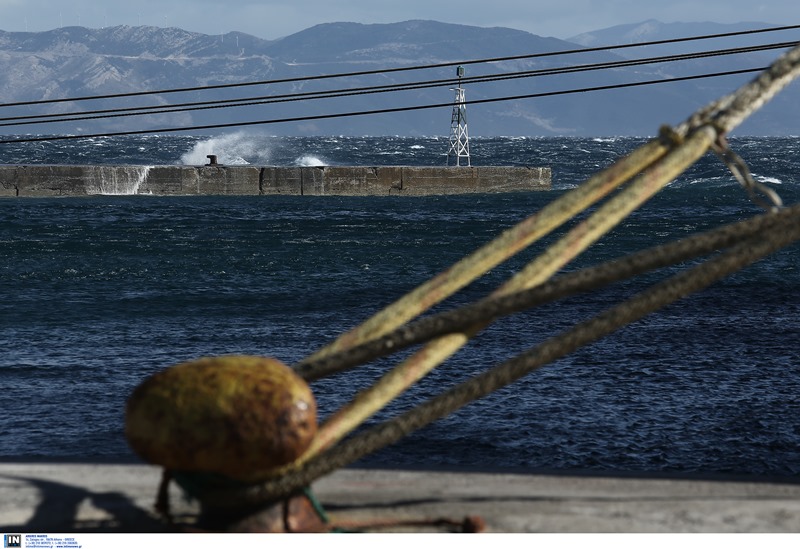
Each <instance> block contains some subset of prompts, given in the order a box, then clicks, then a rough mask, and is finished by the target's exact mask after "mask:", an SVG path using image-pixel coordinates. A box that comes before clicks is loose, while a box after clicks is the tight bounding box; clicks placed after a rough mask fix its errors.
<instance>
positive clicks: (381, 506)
mask: <svg viewBox="0 0 800 549" xmlns="http://www.w3.org/2000/svg"><path fill="white" fill-rule="evenodd" d="M160 477H161V471H160V469H159V468H157V467H153V466H149V465H128V464H120V465H108V464H102V465H98V464H52V463H3V464H0V493H1V494H2V498H0V530H2V531H3V532H17V533H37V532H41V533H48V532H50V533H52V532H70V533H76V532H162V531H165V530H164V528H165V525H164V523H163V522H161V521H159V520H158V519H157V516H156V514H155V513H154V511H153V504H154V501H155V494H156V490H157V487H158V484H159V480H160ZM312 489H313V492H314V494H315V496H316V497H317V499H318V500H319V502H320V503H321V504H322V506H323V507H324V508H325V510H326V512H327V514H328V515H329V517H330V520H331V522H333V523H341V524H352V523H360V522H369V521H386V522H391V521H424V520H429V519H450V520H452V521H455V522H456V523H457V522H458V521H460V520H463V519H464V518H465V517H467V516H478V517H480V518H481V519H483V521H485V524H486V531H487V532H494V533H512V532H548V533H575V532H581V533H583V532H585V533H597V532H612V533H613V532H617V533H619V532H645V533H660V532H761V533H763V532H783V533H786V532H790V533H797V532H800V483H791V482H777V481H772V482H766V481H765V482H756V481H717V480H686V479H664V478H628V477H602V476H562V475H541V474H531V475H529V474H510V473H476V472H440V471H405V470H383V469H345V470H340V471H337V472H335V473H334V474H332V475H330V476H328V477H324V478H322V479H320V480H319V481H318V482H317V483H315V484H314V485H313V486H312ZM170 492H171V502H172V506H173V513H174V514H175V516H176V517H184V519H185V520H191V517H192V516H195V515H196V513H197V511H198V510H197V508H196V507H195V506H194V504H192V503H191V502H187V501H186V500H185V499H184V498H183V497H182V496H181V494H180V493H179V492H178V490H177V488H175V487H174V485H173V486H172V488H171V490H170ZM187 517H188V519H187ZM368 531H379V532H386V531H389V532H392V531H399V532H402V531H421V532H429V531H448V529H447V528H445V529H444V530H442V528H441V526H439V527H434V526H431V527H427V526H425V525H415V526H414V525H412V526H409V525H401V524H399V523H398V524H396V525H394V526H392V525H388V526H386V527H383V528H378V529H372V530H369V529H368Z"/></svg>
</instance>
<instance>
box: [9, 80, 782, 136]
mask: <svg viewBox="0 0 800 549" xmlns="http://www.w3.org/2000/svg"><path fill="white" fill-rule="evenodd" d="M766 68H767V67H758V68H752V69H740V70H734V71H724V72H718V73H708V74H700V75H694V76H679V77H674V78H661V79H658V80H647V81H641V82H628V83H624V84H610V85H606V86H591V87H586V88H580V89H571V90H561V91H551V92H541V93H531V94H524V95H513V96H505V97H494V98H490V99H478V100H473V101H467V102H466V104H467V105H480V104H486V103H497V102H500V101H516V100H522V99H534V98H539V97H552V96H557V95H567V94H573V93H586V92H595V91H603V90H614V89H621V88H632V87H638V86H648V85H653V84H664V83H670V82H682V81H687V80H697V79H701V78H716V77H720V76H731V75H738V74H745V73H753V72H760V71H763V70H765V69H766ZM451 106H452V103H449V102H448V103H437V104H431V105H415V106H408V107H390V108H385V109H373V110H365V111H351V112H343V113H333V114H320V115H309V116H295V117H287V118H273V119H268V120H257V121H248V122H229V123H221V124H204V125H197V126H191V127H180V128H158V129H147V130H134V131H122V132H103V133H95V134H84V135H55V136H47V137H25V138H18V139H6V140H0V144H8V143H30V142H41V141H60V140H66V139H92V138H98V137H120V136H127V135H146V134H158V133H174V132H180V131H195V130H212V129H224V128H236V127H246V126H259V125H267V124H280V123H287V122H306V121H311V120H325V119H334V118H346V117H352V116H365V115H375V114H389V113H399V112H409V111H417V110H425V109H438V108H442V107H451Z"/></svg>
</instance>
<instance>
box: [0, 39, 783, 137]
mask: <svg viewBox="0 0 800 549" xmlns="http://www.w3.org/2000/svg"><path fill="white" fill-rule="evenodd" d="M794 44H795V42H779V43H773V44H762V45H756V46H746V47H739V48H727V49H721V50H711V51H700V52H691V53H684V54H675V55H665V56H658V57H647V58H642V59H625V60H618V61H608V62H602V63H590V64H583V65H570V66H566V67H555V68H547V69H535V70H527V71H515V72H510V73H502V74H496V73H495V74H489V75H479V76H472V77H464V78H462V79H461V83H463V84H469V83H486V82H497V81H503V80H513V79H519V78H531V77H540V76H552V75H558V74H566V73H577V72H584V71H595V70H607V69H614V68H622V67H631V66H640V65H646V64H656V63H672V62H677V61H686V60H691V59H700V58H707V57H716V56H724V55H736V54H741V53H752V52H758V51H767V50H774V49H781V48H788V47H791V46H793V45H794ZM455 83H456V80H453V79H449V78H448V79H439V80H427V81H417V82H408V83H400V84H386V85H380V86H366V87H357V88H340V89H334V90H323V91H309V92H298V93H290V94H281V95H270V96H260V97H249V98H237V99H223V100H215V101H197V102H190V103H179V104H173V105H150V106H138V107H125V108H117V109H102V110H94V111H86V112H81V113H75V114H64V113H56V114H40V115H26V116H15V117H6V118H0V127H7V126H22V125H30V124H42V123H58V122H79V121H86V120H97V119H105V118H118V117H130V116H145V115H153V114H169V113H177V112H186V111H198V110H208V109H220V108H231V107H245V106H256V105H265V104H271V103H283V102H289V101H307V100H315V99H329V98H339V97H347V96H354V95H364V94H374V93H388V92H400V91H409V90H419V89H425V88H433V87H439V86H442V85H453V84H455Z"/></svg>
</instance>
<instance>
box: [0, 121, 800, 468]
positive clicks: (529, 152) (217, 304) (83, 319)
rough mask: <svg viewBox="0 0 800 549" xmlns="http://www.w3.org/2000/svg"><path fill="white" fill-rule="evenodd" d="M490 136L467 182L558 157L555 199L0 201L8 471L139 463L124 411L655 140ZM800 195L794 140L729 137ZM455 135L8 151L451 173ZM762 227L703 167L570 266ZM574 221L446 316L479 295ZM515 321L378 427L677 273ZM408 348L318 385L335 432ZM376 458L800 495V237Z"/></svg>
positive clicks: (270, 350) (342, 306)
mask: <svg viewBox="0 0 800 549" xmlns="http://www.w3.org/2000/svg"><path fill="white" fill-rule="evenodd" d="M646 139H647V138H646V137H641V138H634V137H598V138H573V137H546V138H522V137H492V138H488V137H486V138H480V137H474V138H472V139H471V141H470V146H471V161H472V164H473V165H475V166H480V165H486V166H496V165H499V166H503V165H509V166H548V167H550V168H551V169H552V178H553V184H552V189H551V190H548V191H541V192H517V193H503V194H477V195H475V194H470V195H460V196H429V197H397V196H391V197H388V196H387V197H339V196H316V197H314V196H260V197H258V196H255V197H254V196H247V197H235V196H192V197H188V196H187V197H173V196H171V197H160V196H146V195H130V194H125V191H124V190H122V191H120V194H116V195H96V196H84V197H61V198H4V199H0V349H1V351H0V387H1V388H2V389H1V390H0V460H3V461H16V460H27V461H54V462H60V461H79V462H136V461H137V460H138V458H137V457H136V456H135V455H134V454H133V452H132V451H131V449H130V448H129V446H128V445H127V443H126V440H125V437H124V432H123V426H124V410H125V403H126V399H127V398H128V396H129V395H130V393H131V391H132V390H133V388H134V387H136V386H137V385H138V384H139V383H141V382H142V381H143V380H144V379H145V378H146V377H147V376H149V375H151V374H153V373H154V372H157V371H159V370H161V369H163V368H165V367H167V366H170V365H173V364H177V363H180V362H184V361H188V360H192V359H195V358H198V357H203V356H211V355H225V354H258V355H266V356H272V357H276V358H278V359H280V360H282V361H284V362H285V363H287V364H292V363H294V362H296V361H298V360H300V359H302V358H303V357H305V356H307V355H309V354H310V353H312V352H314V351H315V350H316V349H318V348H320V347H321V346H323V345H324V344H326V343H328V342H330V341H331V340H332V339H333V338H335V337H336V336H337V335H338V334H340V333H342V332H344V331H346V330H348V329H350V328H352V327H353V326H355V325H357V324H358V323H360V322H361V321H363V320H365V319H366V318H368V317H369V316H371V315H372V314H373V313H375V312H377V311H378V310H380V309H381V308H382V307H384V306H386V305H387V304H389V303H391V302H392V301H394V300H395V299H397V298H399V297H400V296H402V295H403V294H405V293H406V292H408V291H410V290H411V289H413V288H415V287H416V286H418V285H419V284H421V283H422V282H424V281H425V280H427V279H429V278H430V277H432V276H435V275H436V274H438V273H440V272H441V271H443V270H444V269H447V268H448V266H450V265H452V264H453V263H454V262H456V261H458V260H459V259H461V258H462V257H464V256H466V255H467V254H469V253H471V252H472V251H474V250H475V249H477V248H479V247H480V246H482V245H483V244H485V243H486V242H488V241H490V240H491V239H492V238H494V237H495V236H497V235H498V234H500V233H501V232H502V231H504V230H505V229H507V228H509V227H511V226H513V225H514V224H516V223H517V222H519V221H521V220H522V219H524V218H526V217H528V216H530V215H531V214H533V213H535V212H537V211H538V210H540V209H541V208H542V207H544V206H545V205H546V204H548V203H549V202H551V201H553V200H555V199H557V198H558V197H559V196H561V195H563V194H564V193H566V192H568V191H570V190H571V189H574V188H576V187H577V186H579V185H580V184H581V183H582V182H583V181H585V180H586V179H587V178H588V177H589V176H590V175H591V174H593V173H595V172H596V171H598V170H600V169H602V168H604V167H606V166H608V165H609V164H611V163H612V162H613V161H614V160H616V159H618V158H620V157H621V156H623V155H625V154H627V153H628V152H630V151H632V150H633V149H635V148H636V147H637V146H639V145H641V144H642V143H643V142H645V140H646ZM730 142H731V146H732V148H733V150H734V151H736V152H737V153H738V154H739V155H740V156H741V157H742V158H743V159H744V160H745V161H746V162H747V164H748V165H749V167H750V169H751V171H752V173H753V175H754V177H755V179H756V180H757V181H759V182H761V183H763V184H765V185H768V186H769V187H771V188H772V189H774V190H775V191H776V192H777V193H778V194H779V195H780V196H781V197H782V199H783V201H784V203H786V204H793V203H796V202H797V201H798V200H800V139H798V138H797V137H769V138H764V137H746V136H741V137H731V139H730ZM447 149H448V141H447V139H446V138H443V137H438V138H437V137H344V136H329V137H284V136H270V135H262V134H253V133H231V134H224V135H216V136H190V135H173V134H164V135H150V136H127V137H108V138H81V139H71V140H51V141H43V142H33V143H12V144H2V145H0V162H2V163H4V164H26V165H29V164H94V163H97V164H124V165H131V166H150V165H161V164H204V163H206V162H207V159H206V155H208V154H216V155H217V156H218V161H219V162H221V163H225V164H255V165H279V166H281V165H284V166H295V165H302V166H319V165H368V166H381V165H421V166H442V165H445V164H446V153H447ZM761 212H762V209H761V207H760V206H759V205H757V204H756V203H754V202H753V201H752V200H751V198H750V197H749V196H748V194H747V193H746V192H745V190H743V189H742V187H741V186H740V185H739V183H737V182H736V180H735V179H734V178H733V176H732V175H731V173H730V172H729V171H728V170H727V168H726V167H725V165H724V164H723V163H722V162H720V161H719V160H718V159H717V158H716V157H715V156H713V155H711V154H709V155H707V156H705V157H703V158H702V159H701V160H700V161H699V162H698V163H697V164H696V165H695V166H693V167H692V168H690V169H689V170H688V171H687V172H685V173H684V174H683V175H682V176H680V177H679V178H678V179H676V180H675V181H673V182H672V183H670V184H669V186H667V187H666V188H665V189H664V190H663V191H661V192H660V193H659V194H658V195H656V196H655V197H654V198H653V199H651V200H650V201H649V202H648V203H647V204H646V205H645V206H643V207H642V208H641V209H639V210H638V211H636V212H634V213H633V214H632V215H631V216H630V217H629V218H628V219H626V220H625V221H624V222H623V223H622V224H620V225H619V226H618V227H617V228H616V229H614V230H613V231H612V232H611V233H610V234H608V235H607V236H605V237H604V238H603V239H601V240H600V241H599V242H598V243H597V244H596V245H594V246H593V247H592V248H591V249H589V250H588V251H587V252H585V253H584V254H582V255H581V256H580V257H579V258H577V259H576V260H575V261H574V262H573V263H571V264H570V265H568V266H567V267H565V269H564V270H565V271H569V270H574V269H577V268H581V267H586V266H589V265H593V264H597V263H599V262H603V261H606V260H609V259H612V258H615V257H620V256H624V255H626V254H629V253H631V252H634V251H637V250H641V249H645V248H647V247H650V246H653V245H656V244H660V243H664V242H668V241H671V240H674V239H677V238H682V237H685V236H688V235H691V234H695V233H698V232H702V231H705V230H708V229H710V228H713V227H718V226H720V225H724V224H727V223H732V222H735V221H739V220H742V219H746V218H748V217H750V216H753V215H757V214H759V213H761ZM568 228H569V224H568V225H567V226H566V227H564V228H561V229H558V230H557V231H555V232H554V234H553V235H550V236H548V237H547V238H545V239H543V240H542V241H541V242H539V243H536V244H534V245H533V246H531V248H529V249H528V250H525V251H524V252H522V253H520V254H519V255H518V256H516V257H514V258H512V259H511V260H509V261H507V262H506V263H503V264H501V265H499V266H497V267H495V268H493V269H492V270H491V271H490V272H488V273H486V274H485V276H483V277H482V278H480V279H479V280H477V281H475V282H474V283H472V284H470V285H469V286H468V287H466V288H465V289H463V290H462V291H461V292H459V293H458V294H456V295H455V296H453V297H451V298H450V299H448V300H446V301H445V302H443V303H442V304H440V305H438V306H437V307H436V308H435V310H436V311H440V310H446V309H448V308H452V307H456V306H460V305H463V304H466V303H469V302H472V301H475V300H477V299H480V298H481V297H483V296H485V295H487V294H488V293H490V292H491V291H492V290H493V289H494V288H496V287H497V286H499V285H500V284H502V283H503V282H504V281H505V280H507V279H508V278H509V277H511V276H512V275H513V274H514V273H515V272H517V271H518V270H519V269H520V268H521V267H522V266H523V265H524V264H525V263H527V262H528V261H530V260H531V259H532V258H533V257H535V256H536V255H537V254H539V253H541V252H542V251H543V250H544V249H545V248H546V246H547V245H548V244H549V243H552V242H553V241H554V240H555V239H556V238H558V237H559V236H561V235H563V234H564V232H565V231H566V230H568ZM686 266H687V265H680V266H676V267H673V268H670V269H666V270H664V271H663V272H656V273H651V274H648V275H645V276H642V277H639V278H635V279H632V280H628V281H625V282H622V283H619V284H616V285H613V286H611V287H609V288H607V289H604V290H598V291H595V292H592V293H589V294H584V295H580V296H576V297H573V298H570V299H566V300H562V301H559V302H556V303H553V304H549V305H546V306H542V307H538V308H536V309H533V310H530V311H526V312H523V313H519V314H516V315H513V316H511V317H509V318H507V319H504V320H501V321H498V322H496V323H495V324H493V325H492V326H490V327H489V328H487V329H486V330H485V331H483V332H482V333H481V334H480V335H479V336H478V337H477V338H475V340H473V342H471V343H470V344H469V345H468V346H467V347H465V348H464V349H463V350H462V351H461V352H459V353H458V354H456V355H455V356H453V357H452V358H451V359H450V360H448V361H447V362H445V363H444V364H442V365H441V366H439V367H438V368H437V369H435V370H434V371H433V372H432V373H431V374H430V375H429V376H427V377H426V378H425V379H423V380H422V381H421V382H420V383H418V384H417V385H416V386H414V387H412V388H411V389H410V390H409V391H408V392H407V393H406V394H405V395H403V396H402V397H400V398H398V399H397V400H396V401H395V402H394V403H392V404H391V405H390V406H389V407H388V408H387V409H386V410H383V411H381V412H379V413H378V414H377V415H376V417H375V418H373V419H371V420H370V422H369V423H368V424H373V423H375V422H379V421H383V420H385V419H387V418H390V417H392V416H394V415H396V414H398V413H401V412H403V411H405V410H408V409H410V408H411V407H413V406H414V405H416V404H418V403H420V402H423V401H425V400H427V399H429V398H431V397H433V396H435V395H437V394H439V393H440V392H442V391H444V390H446V389H447V388H449V387H451V386H452V385H454V384H455V383H458V382H461V381H463V380H465V379H468V378H470V377H472V376H474V375H476V374H478V373H480V372H483V371H485V370H486V369H488V368H490V367H492V366H493V365H496V364H498V363H500V362H502V361H504V360H506V359H507V358H510V357H512V356H515V355H517V354H519V353H521V352H524V351H525V350H527V349H530V348H532V347H534V346H536V345H537V344H538V343H540V342H542V341H543V340H545V339H546V338H548V337H550V336H552V335H556V334H558V333H561V332H563V331H565V330H567V329H569V328H570V327H571V326H573V325H575V324H576V323H578V322H581V321H583V320H585V319H588V318H591V317H592V316H594V315H596V314H598V313H599V312H601V311H603V310H605V309H607V308H609V307H611V306H613V305H614V304H616V303H619V302H620V301H622V300H624V299H627V298H628V297H630V296H632V295H634V294H636V293H637V292H639V291H642V290H644V289H646V288H647V287H648V286H650V285H652V284H654V283H656V282H657V281H659V280H662V279H663V278H665V277H666V276H669V275H670V274H673V273H674V272H676V271H678V270H680V269H681V268H685V267H686ZM400 359H401V357H389V358H385V359H381V360H379V361H376V362H373V363H370V364H367V365H364V366H362V367H359V368H357V369H354V370H351V371H349V372H345V373H342V374H339V375H335V376H331V377H328V378H325V379H323V380H320V381H317V382H314V383H313V384H312V389H313V391H314V394H315V396H316V398H317V401H318V405H319V409H320V411H319V416H320V418H324V417H325V416H327V415H329V414H330V413H331V412H333V411H334V410H336V409H337V408H338V407H340V406H342V405H343V404H345V403H346V402H348V401H349V400H350V399H351V398H352V397H353V396H354V394H355V393H356V392H357V391H359V390H360V389H363V388H365V387H367V386H368V385H369V384H371V383H372V382H373V381H374V380H375V379H376V378H377V377H378V376H380V375H381V374H382V373H383V372H384V371H386V370H387V369H389V368H391V367H392V366H393V365H394V364H396V363H397V362H398V361H399V360H400ZM358 465H360V466H370V467H371V466H375V467H397V468H403V467H408V468H454V469H469V470H513V471H523V472H525V471H528V472H542V471H549V472H563V473H577V472H581V473H597V474H623V473H624V474H641V475H662V474H663V475H706V476H707V475H711V476H713V475H723V476H730V475H734V476H737V477H738V476H744V477H748V478H750V477H771V478H780V479H783V480H796V479H798V478H800V246H799V245H794V246H791V247H788V248H786V249H784V250H782V251H780V252H778V253H776V254H774V255H773V256H771V257H769V258H767V259H764V260H762V261H761V262H759V263H757V264H755V265H753V266H751V267H748V268H746V269H744V270H742V271H741V272H739V273H737V274H735V275H733V276H731V277H729V278H727V279H725V280H724V281H722V282H719V283H717V284H715V285H713V286H711V287H710V288H708V289H706V290H704V291H702V292H700V293H698V294H695V295H693V296H690V297H688V298H686V299H684V300H681V301H679V302H677V303H675V304H673V305H671V306H669V307H667V308H665V309H663V310H662V311H659V312H658V313H655V314H652V315H650V316H648V317H646V318H644V319H642V320H640V321H638V322H636V323H634V324H632V325H630V326H628V327H626V328H624V329H621V330H619V331H617V332H616V333H614V334H612V335H610V336H608V337H607V338H605V339H602V340H600V341H598V342H596V343H594V344H592V345H589V346H587V347H584V348H582V349H580V350H579V351H577V352H575V353H573V354H572V355H570V356H568V357H566V358H563V359H561V360H558V361H556V362H554V363H552V364H549V365H547V366H545V367H543V368H542V369H540V370H537V371H536V372H533V373H531V374H530V375H528V376H526V377H525V378H523V379H521V380H519V381H517V382H516V383H514V384H512V385H510V386H508V387H506V388H504V389H502V390H500V391H498V392H496V393H493V394H492V395H491V396H489V397H486V398H484V399H481V400H478V401H476V402H474V403H471V404H469V405H467V406H465V407H464V408H462V409H461V410H459V411H457V412H455V413H453V414H452V415H450V416H448V417H446V418H444V419H441V420H438V421H436V422H434V423H432V424H431V425H429V426H427V427H425V428H423V429H421V430H419V431H417V432H415V433H412V434H411V435H409V436H407V437H406V438H405V439H403V440H402V441H401V442H399V443H397V444H394V445H392V446H388V447H386V448H384V449H382V450H380V451H378V452H375V453H373V454H371V455H369V456H367V457H365V458H363V459H362V460H361V461H360V462H358Z"/></svg>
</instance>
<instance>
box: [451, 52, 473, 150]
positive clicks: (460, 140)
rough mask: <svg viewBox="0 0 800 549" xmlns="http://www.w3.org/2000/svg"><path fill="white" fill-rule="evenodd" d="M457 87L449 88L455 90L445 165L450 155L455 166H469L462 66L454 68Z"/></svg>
mask: <svg viewBox="0 0 800 549" xmlns="http://www.w3.org/2000/svg"><path fill="white" fill-rule="evenodd" d="M456 74H457V75H458V87H457V88H451V89H452V90H454V91H455V92H456V98H455V101H454V102H453V116H452V118H451V119H450V149H449V150H448V151H447V165H448V166H449V165H450V157H451V156H452V157H454V158H455V165H456V166H469V165H470V159H469V132H468V131H467V105H466V101H465V100H464V88H462V87H461V77H462V76H464V67H461V66H459V67H458V69H456Z"/></svg>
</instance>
